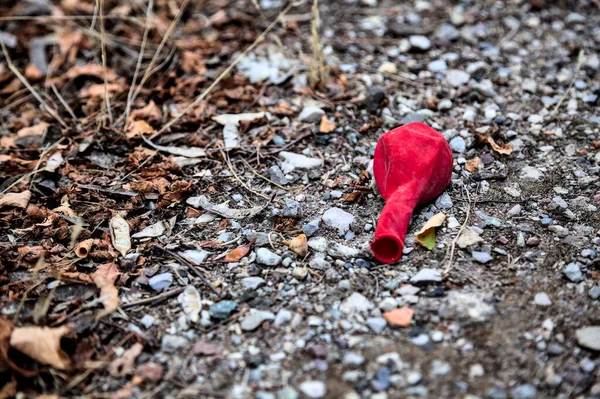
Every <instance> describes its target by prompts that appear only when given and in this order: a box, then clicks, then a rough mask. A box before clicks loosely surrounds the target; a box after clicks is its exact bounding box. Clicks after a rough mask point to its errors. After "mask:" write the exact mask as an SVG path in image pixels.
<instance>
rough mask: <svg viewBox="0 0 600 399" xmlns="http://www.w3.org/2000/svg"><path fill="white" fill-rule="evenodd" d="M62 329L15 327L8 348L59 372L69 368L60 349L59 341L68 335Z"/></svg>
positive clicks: (69, 365)
mask: <svg viewBox="0 0 600 399" xmlns="http://www.w3.org/2000/svg"><path fill="white" fill-rule="evenodd" d="M69 331H70V330H69V328H68V327H66V326H62V327H56V328H51V327H35V326H32V327H17V328H15V329H14V330H13V332H12V334H11V336H10V346H11V347H12V348H13V349H16V350H18V351H19V352H22V353H24V354H26V355H27V356H29V357H30V358H32V359H33V360H36V361H38V362H39V363H41V364H47V365H49V366H52V367H54V368H56V369H59V370H67V369H69V368H70V367H71V361H70V360H69V358H68V357H67V355H66V353H65V352H64V351H63V350H62V349H61V347H60V341H61V339H62V338H63V337H64V336H65V334H67V333H69Z"/></svg>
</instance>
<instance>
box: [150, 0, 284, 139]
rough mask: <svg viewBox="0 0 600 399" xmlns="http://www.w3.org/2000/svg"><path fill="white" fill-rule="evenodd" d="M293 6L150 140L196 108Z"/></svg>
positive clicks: (279, 16) (276, 19) (151, 137)
mask: <svg viewBox="0 0 600 399" xmlns="http://www.w3.org/2000/svg"><path fill="white" fill-rule="evenodd" d="M293 6H294V1H293V0H292V1H290V3H289V4H288V6H287V7H286V8H285V9H284V10H283V11H281V13H279V15H278V16H277V18H275V19H274V20H273V22H271V24H270V25H269V26H267V28H266V29H265V30H264V31H263V33H261V34H260V35H259V36H258V37H257V38H256V40H254V42H253V43H252V44H251V45H250V46H248V48H246V50H244V51H243V52H242V53H241V54H240V55H239V56H238V57H237V58H236V59H235V60H234V61H233V62H232V63H231V65H229V66H228V67H227V68H226V69H225V70H224V71H223V72H221V74H220V75H219V76H218V77H217V78H216V79H215V80H214V81H213V82H212V84H211V85H210V86H208V88H207V89H206V90H204V92H203V93H202V94H200V95H199V96H198V97H196V99H195V100H194V101H193V102H192V103H191V104H190V105H188V106H187V107H186V108H185V109H184V110H183V111H182V112H180V113H179V114H178V115H177V116H176V117H175V118H173V119H171V120H170V121H169V122H167V123H166V124H165V125H164V126H163V127H162V128H161V129H160V130H159V131H157V132H156V133H154V134H153V135H152V136H150V139H151V140H152V139H153V138H155V137H157V136H159V135H161V134H163V133H164V132H166V131H167V130H168V129H170V128H171V126H173V125H174V124H175V123H177V121H178V120H179V119H181V117H182V116H183V115H185V114H187V113H188V112H189V111H191V110H192V109H193V108H194V107H196V106H197V105H198V104H199V103H200V101H202V100H204V98H206V96H207V95H208V94H209V93H210V92H211V91H212V90H213V89H214V88H215V87H216V86H217V85H218V84H219V82H221V80H223V78H225V76H227V75H229V73H230V72H231V71H232V70H233V68H235V66H236V65H237V64H238V63H239V62H240V61H241V60H243V59H244V58H246V56H247V55H248V54H249V53H250V52H251V51H252V50H254V48H255V47H256V46H257V45H258V43H260V42H262V41H263V40H264V38H265V37H266V36H267V35H268V34H269V32H271V30H273V28H274V27H275V25H277V22H278V21H279V19H280V18H281V17H282V16H284V15H285V14H287V13H288V12H289V11H290V10H291V9H292V7H293Z"/></svg>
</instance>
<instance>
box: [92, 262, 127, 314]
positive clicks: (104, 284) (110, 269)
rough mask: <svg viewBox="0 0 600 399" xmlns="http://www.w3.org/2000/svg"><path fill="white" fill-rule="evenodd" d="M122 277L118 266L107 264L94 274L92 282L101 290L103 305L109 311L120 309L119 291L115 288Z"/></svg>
mask: <svg viewBox="0 0 600 399" xmlns="http://www.w3.org/2000/svg"><path fill="white" fill-rule="evenodd" d="M120 275H121V272H119V269H117V265H116V264H114V263H112V262H111V263H105V264H104V265H102V266H100V267H99V268H98V270H96V271H95V272H94V274H92V281H93V282H94V284H96V287H98V288H99V289H100V297H101V299H102V305H104V308H105V309H106V310H107V311H113V310H115V309H117V308H118V307H119V289H118V288H117V287H115V280H116V279H117V278H118V277H119V276H120Z"/></svg>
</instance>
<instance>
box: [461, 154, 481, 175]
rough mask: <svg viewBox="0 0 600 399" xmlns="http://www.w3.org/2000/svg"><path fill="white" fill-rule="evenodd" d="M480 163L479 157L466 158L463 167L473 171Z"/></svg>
mask: <svg viewBox="0 0 600 399" xmlns="http://www.w3.org/2000/svg"><path fill="white" fill-rule="evenodd" d="M480 164H481V159H479V157H475V158H473V159H469V160H467V162H466V163H465V169H467V170H468V171H469V172H475V170H476V169H477V168H478V167H479V165H480Z"/></svg>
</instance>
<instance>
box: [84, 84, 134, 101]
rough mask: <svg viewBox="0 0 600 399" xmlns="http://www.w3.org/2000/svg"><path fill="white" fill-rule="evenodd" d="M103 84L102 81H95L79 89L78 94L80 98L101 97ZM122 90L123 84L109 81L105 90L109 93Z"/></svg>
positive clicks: (112, 93) (103, 88)
mask: <svg viewBox="0 0 600 399" xmlns="http://www.w3.org/2000/svg"><path fill="white" fill-rule="evenodd" d="M104 90H105V86H104V84H103V83H95V84H92V85H89V86H88V87H84V88H83V89H81V91H80V92H79V94H81V97H82V98H88V97H102V96H104ZM122 90H123V85H120V84H118V83H109V84H107V85H106V91H107V92H108V94H109V95H114V94H115V93H119V92H121V91H122Z"/></svg>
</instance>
